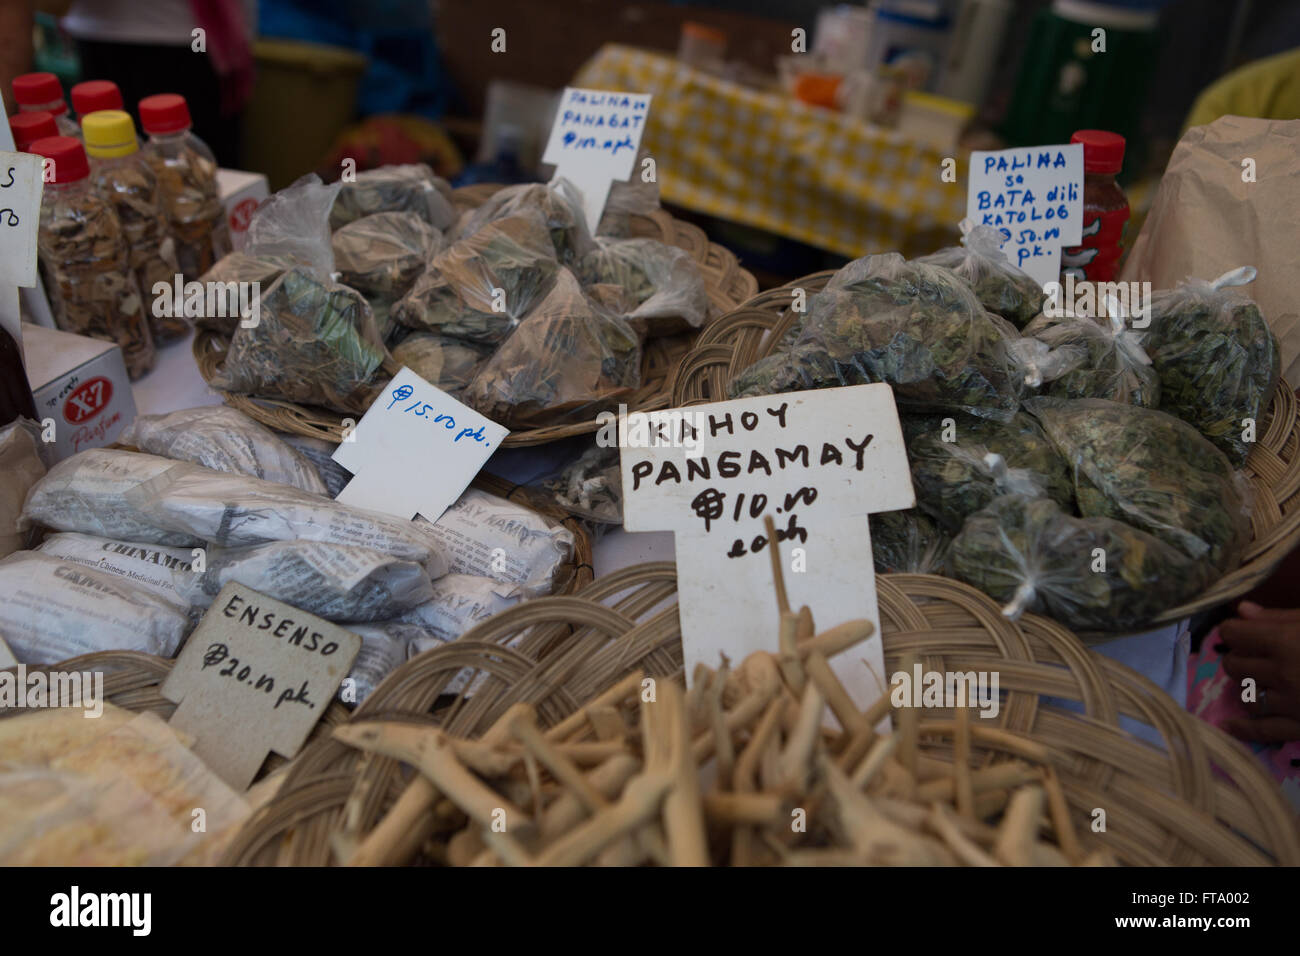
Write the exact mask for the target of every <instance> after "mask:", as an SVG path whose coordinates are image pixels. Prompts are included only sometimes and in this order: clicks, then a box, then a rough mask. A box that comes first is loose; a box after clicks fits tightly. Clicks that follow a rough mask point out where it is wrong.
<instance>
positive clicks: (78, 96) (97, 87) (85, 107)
mask: <svg viewBox="0 0 1300 956" xmlns="http://www.w3.org/2000/svg"><path fill="white" fill-rule="evenodd" d="M72 108H73V110H75V111H76V113H77V115H78V116H85V115H86V114H87V113H97V112H98V111H100V110H120V109H125V107H124V106H123V105H122V91H121V90H119V89H118V88H117V84H116V83H114V82H113V81H112V80H85V81H83V82H81V83H78V84H77V85H76V86H74V87H73V88H72Z"/></svg>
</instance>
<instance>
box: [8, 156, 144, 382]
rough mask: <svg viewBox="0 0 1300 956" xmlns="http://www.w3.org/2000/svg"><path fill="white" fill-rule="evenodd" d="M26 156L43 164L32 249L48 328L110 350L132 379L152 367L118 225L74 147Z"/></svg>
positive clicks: (140, 306) (135, 285)
mask: <svg viewBox="0 0 1300 956" xmlns="http://www.w3.org/2000/svg"><path fill="white" fill-rule="evenodd" d="M30 151H31V152H32V153H35V154H36V155H38V156H44V157H45V158H46V159H47V160H49V161H50V162H49V163H48V164H47V165H46V172H45V180H46V181H45V188H44V190H43V192H42V194H41V225H40V230H39V231H38V233H37V240H36V249H37V254H38V256H39V258H40V264H41V272H42V275H43V277H44V279H45V291H46V292H47V293H48V294H49V297H50V306H51V308H52V310H53V312H54V322H55V324H56V325H57V326H58V327H59V328H61V329H63V330H64V331H65V332H75V333H76V334H78V335H87V336H90V337H91V338H97V339H106V340H108V341H110V342H116V343H117V344H118V345H119V346H121V348H122V357H123V358H124V359H125V360H126V370H127V374H129V375H130V376H131V378H133V379H135V378H139V377H140V376H141V375H143V374H144V373H145V372H147V371H149V369H150V368H152V367H153V362H154V345H153V338H152V337H151V336H150V334H149V324H148V322H147V321H146V320H145V314H144V301H143V299H142V298H141V296H140V287H139V284H138V283H137V282H136V278H135V274H134V273H133V272H132V271H131V267H130V260H129V252H128V245H127V242H126V236H125V234H124V232H123V230H122V223H121V220H119V219H118V217H117V213H116V212H115V211H114V208H113V204H112V203H111V202H110V201H109V200H108V199H107V198H106V197H105V196H104V195H103V194H102V193H101V192H100V191H99V190H98V189H97V188H96V187H95V184H94V183H93V182H92V180H91V178H90V163H89V162H88V160H87V159H86V150H85V149H84V148H83V147H82V145H81V143H80V142H79V141H78V140H75V139H73V138H72V137H70V136H51V137H47V138H46V139H38V140H36V141H35V142H33V143H32V144H31V146H30Z"/></svg>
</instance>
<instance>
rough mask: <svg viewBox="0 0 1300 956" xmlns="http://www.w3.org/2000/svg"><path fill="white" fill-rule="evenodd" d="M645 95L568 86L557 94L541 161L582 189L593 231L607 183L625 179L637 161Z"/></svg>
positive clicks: (645, 109)
mask: <svg viewBox="0 0 1300 956" xmlns="http://www.w3.org/2000/svg"><path fill="white" fill-rule="evenodd" d="M649 112H650V96H649V94H645V93H615V92H610V91H608V90H584V89H580V88H578V87H573V86H571V87H568V88H567V89H565V91H564V95H563V96H561V97H560V105H559V108H558V109H557V110H556V113H555V125H553V126H552V127H551V138H550V139H549V140H547V143H546V152H545V153H544V154H543V155H542V162H544V163H551V164H554V166H555V175H556V176H563V177H564V178H566V179H568V180H570V181H572V182H573V183H574V184H575V185H576V186H577V187H578V188H579V189H581V190H582V196H583V205H584V211H585V212H586V214H587V225H588V226H589V227H590V228H591V229H592V231H593V232H594V231H595V229H596V225H597V224H598V223H599V222H600V214H601V213H602V212H603V211H604V209H605V200H606V199H607V198H608V197H609V187H610V186H611V185H612V184H613V183H615V182H626V181H627V178H628V177H629V176H631V175H632V169H633V167H634V166H635V165H636V152H637V148H638V147H639V146H640V144H641V134H642V133H643V132H645V120H646V116H647V115H648V114H649Z"/></svg>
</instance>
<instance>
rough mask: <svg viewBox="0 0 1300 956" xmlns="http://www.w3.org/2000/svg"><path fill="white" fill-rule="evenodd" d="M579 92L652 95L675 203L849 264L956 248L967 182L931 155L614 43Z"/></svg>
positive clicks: (648, 142)
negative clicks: (875, 256)
mask: <svg viewBox="0 0 1300 956" xmlns="http://www.w3.org/2000/svg"><path fill="white" fill-rule="evenodd" d="M573 85H574V86H581V87H586V88H589V89H598V90H617V91H620V92H626V93H650V94H652V95H653V96H654V100H653V101H652V102H651V104H650V116H649V119H648V120H647V121H646V129H645V133H644V135H643V138H642V141H641V145H642V148H643V149H644V150H645V151H646V152H647V153H648V154H649V155H650V156H652V157H653V158H654V160H655V167H656V173H657V176H658V179H659V190H660V194H661V195H662V196H663V198H664V200H665V201H667V202H672V203H676V204H678V205H680V206H684V207H685V208H687V209H692V210H695V211H696V212H701V213H706V214H708V215H713V216H718V217H720V218H723V219H730V220H732V221H734V222H739V223H744V224H745V225H749V226H755V227H757V228H760V229H766V230H768V231H770V232H774V233H777V234H778V235H782V236H788V237H790V238H792V239H798V240H800V241H802V242H806V243H808V244H810V245H813V246H817V247H819V248H823V249H829V250H831V251H833V252H838V253H841V254H843V255H847V256H853V257H857V256H862V255H866V254H868V253H878V252H895V251H896V252H901V253H903V254H904V255H906V256H913V255H920V254H924V253H928V252H933V251H935V250H936V249H938V248H940V247H941V246H945V245H953V244H954V243H955V242H956V241H957V237H958V231H957V223H958V222H959V221H960V220H961V219H962V217H963V216H964V215H965V212H966V193H965V177H964V176H958V177H957V179H958V181H957V182H952V183H945V182H943V181H942V179H941V178H940V177H941V174H942V162H943V159H944V155H943V154H941V153H940V152H939V151H938V150H936V149H935V148H933V147H931V146H928V145H926V144H923V143H917V142H914V141H913V140H910V139H908V138H907V137H904V136H902V135H900V134H898V133H896V132H892V131H890V130H887V129H883V128H881V127H878V126H872V125H871V124H869V123H864V122H862V121H861V120H856V119H853V118H851V117H846V116H843V115H841V114H839V113H835V112H833V111H831V110H825V109H821V108H818V107H814V106H808V105H806V104H803V103H800V102H798V101H797V100H794V99H791V98H789V97H786V96H782V95H778V94H773V93H763V92H759V91H757V90H752V89H749V88H747V87H744V86H740V85H739V84H736V83H732V82H730V81H728V80H724V79H720V78H718V77H715V76H711V75H709V74H707V73H702V72H700V71H699V70H694V69H691V68H689V67H686V66H683V65H682V64H680V63H678V62H677V61H676V60H675V59H673V58H672V57H668V56H663V55H661V54H657V53H650V52H647V51H644V50H636V49H632V48H630V47H624V46H618V45H614V44H610V45H607V46H605V47H603V48H601V50H600V51H599V52H598V53H597V54H596V56H594V57H593V58H592V59H591V60H590V61H588V62H587V63H586V64H585V65H584V66H583V67H582V69H581V70H580V71H579V72H578V75H577V76H576V77H575V78H574V80H573Z"/></svg>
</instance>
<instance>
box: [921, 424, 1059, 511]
mask: <svg viewBox="0 0 1300 956" xmlns="http://www.w3.org/2000/svg"><path fill="white" fill-rule="evenodd" d="M907 457H908V460H909V461H910V462H911V466H912V486H913V487H914V488H915V489H916V503H917V507H918V508H919V509H920V510H922V511H924V512H925V513H926V514H928V515H929V516H930V517H931V518H933V519H934V520H935V522H936V523H937V524H938V526H939V527H940V528H942V529H943V530H944V531H945V532H947V533H948V534H956V533H957V532H958V531H960V530H961V526H962V523H963V522H964V521H965V520H966V517H967V515H970V514H973V513H974V512H976V511H978V510H979V509H980V508H983V507H984V506H985V505H987V504H988V503H989V502H990V501H992V500H993V499H994V498H996V497H998V496H1000V495H1007V494H1021V495H1028V496H1030V497H1039V496H1047V497H1050V498H1052V499H1053V500H1054V501H1056V502H1057V503H1059V504H1060V505H1061V506H1062V507H1063V508H1065V509H1067V510H1072V509H1073V507H1074V487H1073V484H1072V482H1071V480H1070V470H1069V467H1068V466H1067V464H1066V461H1065V459H1064V458H1062V457H1061V455H1060V453H1059V452H1058V451H1057V450H1056V446H1055V445H1054V444H1053V443H1052V442H1051V440H1050V439H1049V438H1048V437H1047V435H1046V434H1045V433H1044V432H1043V430H1042V428H1041V427H1040V426H1039V425H1038V422H1037V421H1035V420H1034V418H1033V417H1032V416H1030V415H1027V414H1025V413H1024V412H1017V413H1016V415H1015V416H1014V417H1013V418H1012V419H1011V421H1009V422H1005V423H1003V422H997V421H991V420H989V419H981V418H976V417H974V416H971V415H959V416H952V417H949V418H947V419H944V420H939V421H935V422H933V424H932V425H931V427H930V428H928V429H927V430H923V431H919V432H918V433H916V434H914V435H913V437H911V438H910V439H909V441H908V444H907Z"/></svg>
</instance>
